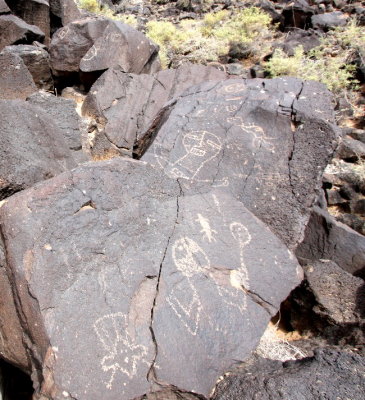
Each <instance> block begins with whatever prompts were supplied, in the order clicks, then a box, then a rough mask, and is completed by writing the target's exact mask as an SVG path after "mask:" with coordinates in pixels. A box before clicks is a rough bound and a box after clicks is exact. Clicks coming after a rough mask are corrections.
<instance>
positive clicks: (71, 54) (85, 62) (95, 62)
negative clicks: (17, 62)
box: [50, 18, 159, 74]
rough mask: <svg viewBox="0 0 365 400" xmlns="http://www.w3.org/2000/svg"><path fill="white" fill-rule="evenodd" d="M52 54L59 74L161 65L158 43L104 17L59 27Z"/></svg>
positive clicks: (147, 68)
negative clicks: (158, 56)
mask: <svg viewBox="0 0 365 400" xmlns="http://www.w3.org/2000/svg"><path fill="white" fill-rule="evenodd" d="M50 55H51V64H52V69H53V70H54V72H55V73H58V74H60V73H67V72H78V71H83V72H95V71H103V70H106V69H108V68H112V67H116V66H120V67H121V68H122V70H123V71H124V72H132V73H137V74H139V73H145V72H146V73H149V72H156V70H158V69H159V61H158V58H157V47H156V45H154V44H153V43H152V42H151V41H150V40H149V39H147V37H146V36H144V35H143V34H142V33H140V32H138V31H136V30H135V29H134V28H132V27H130V26H128V25H126V24H123V23H121V22H119V21H112V20H108V19H104V18H98V19H95V18H94V19H93V18H88V19H83V20H78V21H74V22H72V23H70V24H68V25H67V26H65V27H64V28H61V29H59V30H58V31H57V32H56V33H55V35H54V36H53V37H52V41H51V45H50Z"/></svg>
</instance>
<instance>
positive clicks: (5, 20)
mask: <svg viewBox="0 0 365 400" xmlns="http://www.w3.org/2000/svg"><path fill="white" fill-rule="evenodd" d="M43 40H44V32H42V31H41V30H40V29H39V28H38V27H37V26H35V25H29V24H27V23H26V22H24V21H23V20H22V19H20V18H18V17H16V16H15V15H7V14H5V15H0V51H1V50H2V49H3V48H4V47H5V46H9V45H11V44H21V43H23V44H27V43H32V42H34V41H39V42H43Z"/></svg>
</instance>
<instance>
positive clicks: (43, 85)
mask: <svg viewBox="0 0 365 400" xmlns="http://www.w3.org/2000/svg"><path fill="white" fill-rule="evenodd" d="M2 53H12V54H16V55H18V56H19V57H20V58H21V59H22V60H23V62H24V64H25V65H26V67H27V68H28V70H29V72H30V73H31V75H32V77H33V81H34V83H35V84H36V85H37V87H38V88H39V89H44V90H52V89H53V79H52V74H51V67H50V64H49V54H48V52H47V51H46V50H45V49H43V48H41V47H39V46H32V45H29V44H21V45H17V46H7V47H5V48H4V50H3V51H2Z"/></svg>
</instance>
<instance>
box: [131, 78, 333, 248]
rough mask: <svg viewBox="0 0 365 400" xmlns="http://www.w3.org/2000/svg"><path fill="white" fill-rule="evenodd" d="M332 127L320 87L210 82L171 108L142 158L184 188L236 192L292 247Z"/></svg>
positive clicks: (328, 149) (329, 147)
mask: <svg viewBox="0 0 365 400" xmlns="http://www.w3.org/2000/svg"><path fill="white" fill-rule="evenodd" d="M333 122H334V120H333V108H332V105H331V95H330V93H329V92H328V91H327V90H326V89H325V87H324V86H323V85H321V84H319V83H315V82H303V81H300V80H298V79H295V78H286V79H285V78H282V79H273V80H263V79H251V80H227V81H223V82H208V83H203V84H201V85H198V86H195V87H193V88H191V89H189V90H187V91H186V92H185V93H184V94H183V95H182V96H180V97H179V98H177V99H175V101H173V102H171V103H170V104H168V105H167V106H166V107H165V110H164V112H161V113H160V118H159V120H158V121H155V123H154V125H153V126H152V127H151V128H150V129H149V130H148V131H147V132H146V134H145V135H144V136H143V137H142V138H141V139H140V141H139V143H138V146H136V148H137V149H136V153H137V154H138V155H143V157H142V160H145V161H148V162H150V163H152V164H154V165H157V166H160V167H161V168H162V169H163V170H164V171H165V173H166V174H167V175H169V176H171V177H174V178H179V179H180V180H181V183H182V185H183V186H189V185H190V182H195V183H197V184H200V185H202V186H206V185H208V186H212V187H220V188H222V189H223V190H225V191H226V192H228V193H230V194H232V195H233V196H234V197H235V198H237V199H239V200H240V201H241V202H242V203H243V204H244V205H245V206H246V207H247V208H248V209H249V210H250V211H251V212H253V213H254V214H255V215H256V216H257V217H259V218H260V219H261V220H262V221H264V222H265V223H266V224H268V225H269V226H270V228H271V229H272V230H273V231H274V232H275V233H276V234H277V235H278V236H279V237H280V238H281V239H282V240H283V241H284V242H285V243H286V244H287V245H288V246H289V247H290V248H292V249H293V248H295V247H296V246H297V245H298V243H299V242H300V241H301V240H302V237H303V234H304V229H305V226H306V224H307V222H308V219H309V214H310V211H309V209H310V206H311V205H312V203H313V201H314V198H315V190H316V188H318V187H319V186H320V184H321V176H322V172H323V170H324V168H325V166H326V165H327V161H328V159H329V157H330V156H331V155H332V153H333V150H334V147H335V143H336V139H337V130H336V128H335V126H334V125H333ZM153 139H154V141H153V143H152V144H151V141H152V140H153Z"/></svg>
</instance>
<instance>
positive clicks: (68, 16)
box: [49, 0, 81, 33]
mask: <svg viewBox="0 0 365 400" xmlns="http://www.w3.org/2000/svg"><path fill="white" fill-rule="evenodd" d="M49 6H50V17H51V31H52V33H54V32H55V31H56V30H57V29H59V28H61V27H63V26H66V25H67V24H69V23H71V22H72V21H75V20H77V19H80V17H81V13H80V10H79V9H78V7H77V5H76V3H75V1H74V0H49Z"/></svg>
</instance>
